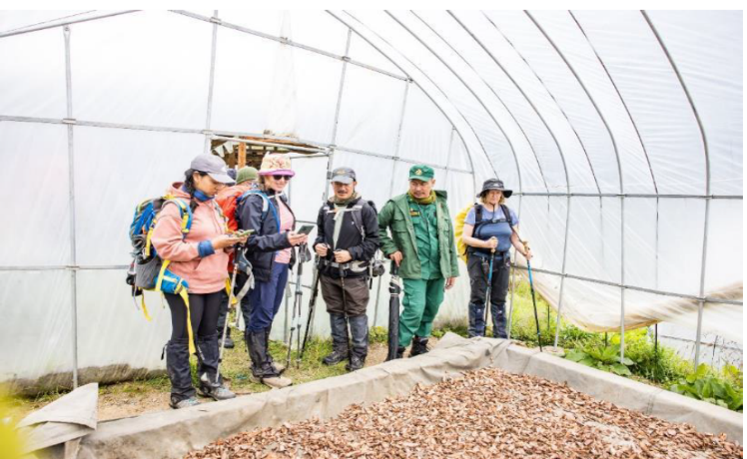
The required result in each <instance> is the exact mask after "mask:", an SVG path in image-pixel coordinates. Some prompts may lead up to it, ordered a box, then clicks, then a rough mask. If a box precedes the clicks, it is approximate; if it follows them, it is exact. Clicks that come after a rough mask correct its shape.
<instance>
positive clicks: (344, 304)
mask: <svg viewBox="0 0 747 459" xmlns="http://www.w3.org/2000/svg"><path fill="white" fill-rule="evenodd" d="M338 265H339V268H338V269H339V274H340V287H341V288H342V310H343V311H345V336H350V335H351V333H350V332H349V331H348V297H347V294H346V293H345V268H343V266H342V264H340V263H338ZM347 345H348V359H349V358H350V355H351V349H350V340H349V339H348V340H347Z"/></svg>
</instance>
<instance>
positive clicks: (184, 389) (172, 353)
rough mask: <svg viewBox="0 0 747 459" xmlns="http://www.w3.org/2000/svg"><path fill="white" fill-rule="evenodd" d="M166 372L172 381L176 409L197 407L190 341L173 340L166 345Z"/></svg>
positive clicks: (173, 403) (172, 402) (172, 400)
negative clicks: (190, 360)
mask: <svg viewBox="0 0 747 459" xmlns="http://www.w3.org/2000/svg"><path fill="white" fill-rule="evenodd" d="M166 371H167V372H168V374H169V380H171V400H170V402H169V406H171V408H174V409H179V408H187V407H189V406H193V405H197V404H198V403H199V402H198V401H197V398H196V397H195V389H194V388H193V387H192V372H191V370H190V368H189V340H187V339H172V340H171V341H169V342H168V343H167V344H166Z"/></svg>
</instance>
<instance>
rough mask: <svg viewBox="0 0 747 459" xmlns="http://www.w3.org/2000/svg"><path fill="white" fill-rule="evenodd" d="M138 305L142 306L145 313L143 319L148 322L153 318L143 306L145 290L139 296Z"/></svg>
mask: <svg viewBox="0 0 747 459" xmlns="http://www.w3.org/2000/svg"><path fill="white" fill-rule="evenodd" d="M140 306H141V307H142V308H143V314H145V319H146V320H147V321H148V322H150V321H152V320H153V318H152V317H151V316H150V314H149V313H148V308H147V307H145V292H143V294H142V295H141V296H140Z"/></svg>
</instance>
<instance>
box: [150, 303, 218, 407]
mask: <svg viewBox="0 0 747 459" xmlns="http://www.w3.org/2000/svg"><path fill="white" fill-rule="evenodd" d="M164 296H165V297H166V302H167V303H168V304H169V309H171V340H169V342H168V344H167V345H166V369H167V371H168V373H169V379H170V380H171V398H172V400H175V401H180V400H183V399H185V398H189V397H193V396H194V395H195V389H194V387H192V374H191V371H190V368H189V335H188V332H187V306H186V305H185V304H184V300H182V298H181V297H180V296H179V295H169V294H165V295H164ZM220 300H221V292H215V293H207V294H192V293H190V294H189V313H190V319H191V322H192V333H193V334H194V340H195V347H196V349H197V357H198V361H199V365H198V368H197V374H198V375H202V374H203V373H207V374H208V376H209V377H210V378H211V380H215V374H216V372H217V369H218V334H217V333H216V331H215V328H216V325H217V323H218V313H219V310H220Z"/></svg>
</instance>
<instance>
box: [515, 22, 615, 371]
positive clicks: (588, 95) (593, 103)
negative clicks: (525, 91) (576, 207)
mask: <svg viewBox="0 0 747 459" xmlns="http://www.w3.org/2000/svg"><path fill="white" fill-rule="evenodd" d="M524 13H525V14H526V15H527V17H528V18H529V20H530V21H532V23H533V24H534V25H535V26H536V27H537V29H538V30H539V31H540V33H542V35H543V36H544V37H545V39H546V40H547V41H548V43H550V46H552V48H553V49H554V50H555V52H556V53H558V56H560V58H561V59H562V60H563V62H564V63H565V65H566V66H567V67H568V69H569V70H570V71H571V73H572V74H573V76H574V78H576V81H578V84H579V85H580V86H581V88H582V89H583V91H584V93H586V96H587V97H588V98H589V101H590V102H591V104H592V106H594V110H595V111H596V112H597V115H598V116H599V118H600V120H601V121H602V123H603V124H604V127H605V129H606V130H607V134H608V135H609V136H610V141H611V142H612V148H613V150H614V153H615V159H616V160H617V173H618V176H619V180H620V194H621V196H620V284H621V285H624V284H625V196H624V195H623V193H624V192H625V187H624V183H623V173H622V162H621V161H620V152H619V150H618V147H617V141H616V140H615V136H614V135H613V134H612V129H611V128H610V126H609V124H608V123H607V119H606V118H605V117H604V115H603V114H602V111H601V110H600V109H599V106H598V105H597V103H596V101H595V100H594V98H593V97H592V95H591V93H590V92H589V90H588V88H586V85H585V84H584V82H583V81H582V80H581V77H580V76H579V75H578V73H577V72H576V69H575V68H573V65H571V63H570V61H569V60H568V59H567V58H566V57H565V55H564V54H563V52H562V51H561V50H560V48H559V47H558V46H557V45H556V44H555V42H554V41H553V40H552V38H550V35H548V34H547V32H546V31H545V29H544V28H543V27H542V26H541V25H540V23H539V22H538V21H537V20H536V19H535V18H534V16H532V13H530V12H529V11H528V10H525V11H524ZM558 318H560V313H558ZM557 333H559V330H558V329H557V328H556V334H557ZM624 358H625V289H624V288H621V289H620V361H622V360H623V359H624Z"/></svg>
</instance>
